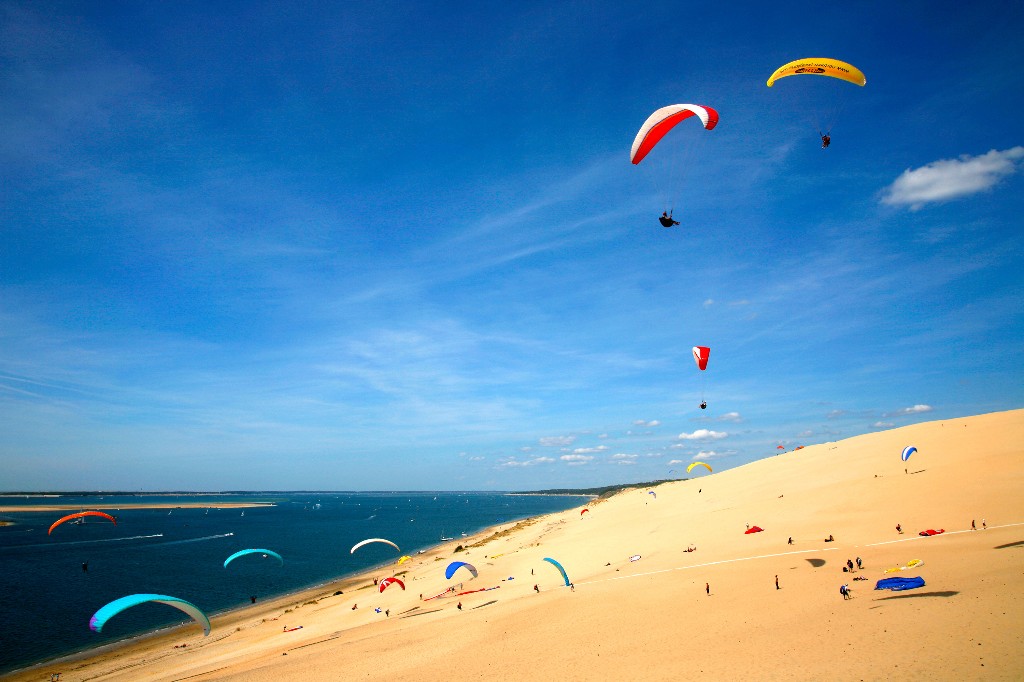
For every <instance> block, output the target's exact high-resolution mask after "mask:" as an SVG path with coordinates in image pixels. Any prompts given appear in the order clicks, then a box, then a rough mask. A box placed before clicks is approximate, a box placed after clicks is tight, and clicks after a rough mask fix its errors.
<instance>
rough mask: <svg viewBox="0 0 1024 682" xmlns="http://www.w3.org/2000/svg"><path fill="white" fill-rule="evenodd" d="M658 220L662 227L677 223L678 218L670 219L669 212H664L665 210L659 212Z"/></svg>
mask: <svg viewBox="0 0 1024 682" xmlns="http://www.w3.org/2000/svg"><path fill="white" fill-rule="evenodd" d="M658 222H659V223H661V226H662V227H672V226H673V225H678V224H679V221H678V220H673V219H672V214H671V213H666V212H665V211H662V212H661V216H660V217H659V218H658Z"/></svg>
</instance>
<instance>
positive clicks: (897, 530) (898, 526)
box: [896, 523, 903, 535]
mask: <svg viewBox="0 0 1024 682" xmlns="http://www.w3.org/2000/svg"><path fill="white" fill-rule="evenodd" d="M896 532H897V533H899V534H900V535H903V526H901V525H900V524H898V523H897V524H896Z"/></svg>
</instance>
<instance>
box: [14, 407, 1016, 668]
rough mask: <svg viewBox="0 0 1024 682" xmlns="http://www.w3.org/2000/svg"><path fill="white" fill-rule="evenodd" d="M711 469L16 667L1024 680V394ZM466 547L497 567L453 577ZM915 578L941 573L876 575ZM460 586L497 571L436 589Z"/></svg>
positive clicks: (480, 565)
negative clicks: (904, 584)
mask: <svg viewBox="0 0 1024 682" xmlns="http://www.w3.org/2000/svg"><path fill="white" fill-rule="evenodd" d="M907 445H914V446H916V447H917V448H918V452H917V453H916V454H915V455H913V457H911V459H910V460H909V462H906V463H904V462H903V461H901V459H900V452H901V451H902V449H903V448H904V447H905V446H907ZM712 465H714V462H712ZM702 471H703V470H702V469H701V470H694V475H695V478H693V479H691V480H688V481H679V482H673V483H667V484H662V485H659V486H658V487H656V488H654V489H653V491H654V493H655V495H652V494H650V493H649V491H648V489H635V490H630V491H626V492H623V493H620V494H618V495H615V496H614V497H611V498H609V499H606V500H594V501H591V502H590V503H588V504H587V505H585V507H586V508H587V509H588V510H589V511H588V512H587V513H586V514H582V513H581V509H582V508H583V507H580V508H577V509H574V510H569V511H566V512H562V513H558V514H551V515H547V516H543V517H539V518H535V519H531V520H528V521H525V522H519V523H516V524H507V525H504V526H499V527H497V528H492V529H489V530H487V531H485V532H483V533H481V534H479V535H477V536H474V537H471V538H463V539H462V540H460V541H457V542H450V543H447V544H445V545H442V546H439V547H437V548H435V549H434V550H432V551H430V552H427V553H425V554H421V555H416V556H415V557H414V558H413V559H412V560H411V561H408V562H406V563H405V564H403V565H402V566H400V567H399V566H395V567H393V570H394V571H395V573H394V575H397V576H398V577H400V578H401V579H402V580H404V581H405V584H406V590H405V591H402V590H400V589H399V588H398V587H397V586H392V587H390V588H388V589H387V590H386V591H385V592H384V593H383V594H381V593H379V592H378V591H377V588H376V587H374V585H373V582H372V581H373V579H374V578H383V577H386V576H387V575H389V572H388V571H387V570H381V571H376V572H374V573H372V574H367V575H362V576H357V577H354V578H352V579H348V580H344V581H339V582H338V583H337V584H332V585H328V586H324V587H321V588H317V589H312V590H308V591H306V592H303V593H301V594H296V595H290V596H287V597H282V598H280V599H277V600H274V601H268V602H266V603H261V604H256V605H254V606H252V607H250V608H246V609H244V610H240V611H235V612H232V613H230V614H225V615H223V616H219V617H215V618H214V619H213V630H212V633H211V635H210V636H209V637H206V638H204V637H203V636H202V631H201V629H200V628H199V627H198V626H196V625H194V624H190V625H186V626H183V627H180V628H176V629H174V630H170V631H167V632H164V633H161V634H159V635H156V636H150V637H146V638H142V639H139V640H136V641H133V642H129V643H125V644H120V645H116V646H113V647H111V648H109V649H108V650H105V651H101V652H92V653H90V654H89V655H87V656H84V657H80V658H77V659H65V660H61V661H57V662H50V663H47V664H44V665H42V666H37V667H35V668H32V669H29V670H25V671H21V672H19V673H14V674H12V675H11V676H10V677H9V679H12V680H19V681H20V680H47V679H50V678H49V676H50V674H51V673H56V672H60V673H61V678H60V679H61V680H62V682H73V681H78V680H110V681H115V680H118V681H119V680H124V681H127V680H183V679H188V680H190V681H198V680H237V681H242V680H246V681H250V680H257V681H258V680H267V681H270V680H273V681H274V682H281V681H283V680H310V679H341V678H344V679H363V680H387V681H388V682H396V681H399V680H418V681H422V680H434V679H452V678H454V679H511V678H519V679H545V678H552V677H555V678H558V679H567V680H601V679H636V680H640V679H642V680H669V679H680V678H681V679H695V678H698V677H700V678H705V679H724V678H727V677H730V678H736V679H773V680H774V679H783V680H788V679H793V680H796V679H800V680H806V679H843V678H851V679H861V680H888V679H895V678H901V679H910V680H915V679H930V680H935V679H940V680H975V679H977V680H1016V679H1021V678H1022V677H1024V604H1022V597H1021V593H1020V590H1019V579H1020V577H1021V574H1022V572H1024V497H1022V495H1021V490H1024V410H1014V411H1009V412H1001V413H995V414H989V415H981V416H975V417H967V418H963V419H953V420H944V421H936V422H930V423H922V424H917V425H913V426H908V427H904V428H900V429H893V430H889V431H883V432H877V433H872V434H868V435H864V436H859V437H856V438H851V439H848V440H844V441H840V442H835V443H823V444H820V445H812V446H808V447H806V448H804V449H802V450H799V451H796V452H788V453H785V454H780V455H777V456H774V457H770V458H767V459H764V460H761V461H758V462H754V463H751V464H748V465H745V466H742V467H738V468H735V469H731V470H727V471H722V472H720V473H715V474H712V475H707V474H704V473H699V472H702ZM148 506H152V505H148ZM174 506H179V505H174ZM199 506H211V505H205V504H204V505H199ZM213 506H216V505H213ZM54 508H55V507H48V509H54ZM96 508H103V507H96ZM3 511H7V510H6V509H4V510H3ZM972 522H973V523H974V525H975V527H976V528H977V530H972V528H971V526H972ZM897 524H899V525H900V526H901V528H902V530H903V532H902V534H901V533H898V532H897V530H896V525H897ZM748 526H751V527H752V526H758V527H760V528H763V529H764V530H763V532H757V533H751V534H747V533H746V532H745V531H746V530H747V528H748ZM927 529H935V530H939V529H943V530H944V531H945V532H944V533H942V534H940V535H935V536H931V537H925V536H921V535H919V532H921V531H924V530H927ZM829 536H832V537H833V538H834V541H833V542H825V539H826V538H828V537H829ZM790 538H792V544H790V543H789V540H790ZM460 543H461V544H463V545H465V546H466V549H465V550H464V551H462V552H458V553H455V552H454V550H455V547H456V546H457V545H458V544H460ZM688 547H695V551H692V552H687V551H685V550H686V549H687V548H688ZM545 557H552V558H555V559H557V560H558V561H559V562H560V563H561V564H562V565H563V566H564V567H565V569H566V571H567V573H568V575H569V578H570V579H571V580H572V581H573V588H572V589H570V588H568V587H565V586H564V585H563V584H562V581H561V577H560V575H559V573H558V571H557V570H555V568H554V567H553V566H552V565H551V564H549V563H548V562H545V561H544V558H545ZM631 557H639V558H637V559H636V560H633V561H631ZM857 558H860V559H861V561H862V563H863V568H861V569H859V570H856V571H855V572H853V573H846V572H843V570H842V568H843V566H845V565H846V562H847V560H856V559H857ZM452 560H461V561H466V562H470V563H472V564H473V565H475V566H476V568H477V569H478V570H479V577H477V578H475V579H474V578H472V577H471V576H470V574H469V573H467V572H466V571H465V570H460V571H459V572H458V573H457V574H456V576H455V577H453V579H452V580H446V579H445V577H444V569H445V566H447V565H448V563H449V562H450V561H452ZM913 560H920V561H921V562H923V563H922V564H920V565H918V566H917V567H914V568H912V569H907V570H898V569H899V567H903V566H906V565H907V564H908V562H911V561H913ZM890 568H894V569H897V570H895V571H893V572H891V573H886V572H885V571H886V569H890ZM893 575H896V576H902V577H913V576H921V577H922V578H924V579H925V581H926V586H924V587H922V588H919V589H916V590H909V591H906V592H889V591H875V590H873V587H874V585H875V582H876V581H877V580H879V579H881V578H883V577H889V576H893ZM860 577H863V578H866V580H854V579H855V578H860ZM776 580H777V582H776ZM460 581H461V588H460V587H459V583H460ZM843 584H847V585H849V586H850V589H851V593H852V598H851V599H848V600H846V599H844V598H843V596H842V595H840V591H839V588H840V586H841V585H843ZM534 585H536V586H537V588H538V590H539V591H535V589H534ZM451 586H455V587H456V590H460V591H464V592H469V591H471V590H483V589H486V588H497V589H487V591H476V592H471V593H467V594H463V595H461V596H451V597H439V598H435V599H429V600H421V598H420V596H421V595H422V596H423V597H424V598H426V597H431V596H433V595H437V594H440V593H442V592H444V590H446V589H447V588H449V587H451ZM337 591H342V592H343V594H337V595H336V594H335V592H337ZM459 604H461V607H462V608H461V609H459V608H458V605H459ZM355 607H357V608H355ZM375 608H380V609H381V612H380V613H377V612H375ZM385 610H387V611H388V612H389V614H390V615H386V614H385V613H384V611H385ZM299 626H301V629H294V630H291V631H288V632H286V631H285V630H286V629H291V628H299ZM83 627H84V626H83ZM182 645H187V646H182Z"/></svg>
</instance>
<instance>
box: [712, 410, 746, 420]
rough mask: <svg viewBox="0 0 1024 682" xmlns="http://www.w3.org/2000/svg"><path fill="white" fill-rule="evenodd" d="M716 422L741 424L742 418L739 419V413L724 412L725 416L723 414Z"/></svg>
mask: <svg viewBox="0 0 1024 682" xmlns="http://www.w3.org/2000/svg"><path fill="white" fill-rule="evenodd" d="M718 421H720V422H741V421H743V418H742V417H740V413H739V412H726V413H725V414H723V415H722V416H721V417H719V418H718Z"/></svg>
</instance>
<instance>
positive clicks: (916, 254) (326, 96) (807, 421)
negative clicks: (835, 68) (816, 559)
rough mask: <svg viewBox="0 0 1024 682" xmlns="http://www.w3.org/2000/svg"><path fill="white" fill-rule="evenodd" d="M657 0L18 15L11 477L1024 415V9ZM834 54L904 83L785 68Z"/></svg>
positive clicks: (171, 479) (729, 458)
mask: <svg viewBox="0 0 1024 682" xmlns="http://www.w3.org/2000/svg"><path fill="white" fill-rule="evenodd" d="M712 5H714V3H712ZM636 7H637V5H636V4H635V3H627V2H621V3H607V2H606V3H601V2H580V3H551V2H538V3H531V2H519V3H469V2H465V3H454V2H422V3H414V2H368V3H351V2H337V3H333V2H301V1H299V2H293V3H275V2H267V3H259V2H245V3H241V2H239V3H205V2H204V3H200V2H194V3H189V2H178V3H127V2H104V3H94V2H72V3H59V2H58V3H48V4H47V5H46V6H45V8H44V7H42V6H40V5H39V4H38V3H30V2H6V3H4V4H3V5H2V6H0V463H2V473H0V489H2V490H21V489H82V488H88V489H93V488H95V489H130V490H131V489H147V490H153V489H196V490H204V489H243V488H247V489H300V488H301V489H524V488H538V487H553V486H584V485H595V484H606V483H612V482H621V481H632V480H649V479H654V478H662V477H666V476H668V475H670V474H669V472H670V471H673V473H672V474H671V475H673V476H675V475H679V473H680V472H681V471H682V469H683V468H685V466H686V464H687V463H689V462H690V461H692V460H694V459H695V458H698V459H703V460H706V461H708V462H711V463H712V464H713V465H715V466H717V467H719V468H728V467H733V466H737V465H740V464H743V463H746V462H749V461H752V460H755V459H759V458H762V457H765V456H768V455H771V454H774V453H775V452H776V446H777V445H779V444H783V445H785V446H786V447H787V448H791V447H794V446H796V445H798V444H804V445H807V444H812V443H819V442H826V441H831V440H836V439H839V438H843V437H848V436H852V435H856V434H859V433H865V432H869V431H873V430H878V429H885V428H891V427H893V426H902V425H905V424H908V423H913V422H915V421H922V420H931V419H942V418H948V417H955V416H964V415H969V414H977V413H983V412H990V411H995V410H1004V409H1011V408H1017V407H1021V406H1022V403H1024V400H1022V398H1024V371H1022V370H1024V355H1022V349H1024V324H1022V322H1024V319H1022V317H1024V314H1022V310H1024V296H1022V286H1021V285H1022V281H1024V275H1022V272H1024V267H1022V266H1024V236H1022V231H1021V215H1022V209H1024V199H1022V194H1024V173H1022V172H1021V167H1022V164H1024V148H1022V146H1021V145H1024V136H1022V135H1021V133H1020V116H1021V114H1020V112H1021V110H1022V108H1024V106H1022V105H1024V76H1022V71H1021V69H1020V64H1021V61H1022V57H1024V48H1022V45H1021V41H1020V35H1021V34H1022V30H1024V5H1020V4H1019V3H1002V2H992V3H984V2H982V3H972V4H969V5H965V4H963V3H953V2H917V3H915V2H907V3H857V4H855V5H852V6H850V7H848V8H845V9H843V10H842V11H837V12H828V11H824V10H822V11H813V12H812V11H808V8H807V6H806V5H805V4H795V3H793V4H786V3H781V4H780V3H772V4H766V3H759V2H747V3H731V4H725V5H721V6H709V5H708V3H695V2H667V3H657V2H655V3H644V5H643V10H642V12H641V11H638V10H637V9H636ZM813 56H827V57H834V58H838V59H843V60H846V61H848V62H851V63H853V64H855V65H857V66H858V67H860V68H861V70H863V71H864V73H865V74H866V76H867V86H866V87H864V88H858V87H856V86H852V85H847V84H842V83H838V82H834V81H829V80H828V79H824V78H816V77H794V78H788V79H783V80H781V81H779V82H778V83H776V85H775V86H774V87H773V88H771V89H769V88H767V87H765V81H766V79H767V78H768V76H769V75H770V74H771V72H772V71H773V70H774V69H775V68H776V67H778V66H780V65H782V64H783V63H785V62H787V61H790V60H792V59H796V58H799V57H813ZM836 86H843V87H836ZM690 102H692V103H698V104H705V105H708V106H712V107H714V108H716V109H717V110H718V112H719V114H720V116H721V121H720V123H719V125H718V127H717V128H716V129H715V130H713V131H710V132H707V131H704V130H702V129H700V127H699V125H697V124H696V123H695V122H694V121H693V120H691V121H688V122H686V123H690V124H693V125H692V126H688V125H685V124H684V125H680V126H679V127H678V128H677V129H676V130H675V131H673V133H674V135H670V136H669V137H666V139H665V143H664V150H665V154H663V155H660V156H659V152H661V151H662V149H661V148H660V147H661V146H659V148H656V149H655V152H654V153H652V155H651V156H650V157H649V158H648V160H645V161H644V162H643V163H642V164H641V165H640V166H638V167H633V166H631V165H630V163H629V149H630V145H631V144H632V141H633V137H634V135H635V134H636V131H637V130H638V129H639V127H640V125H641V124H642V123H643V122H644V120H645V119H646V118H647V116H648V115H649V114H650V113H651V112H653V111H654V110H655V109H657V108H659V107H661V106H665V105H668V104H674V103H690ZM830 112H832V113H835V112H838V116H837V118H836V119H835V123H834V125H833V127H832V129H831V132H832V140H833V143H832V146H831V147H830V148H829V149H828V150H822V149H820V143H819V140H818V138H817V132H818V131H817V129H816V127H815V122H816V121H819V120H822V119H821V118H820V117H821V116H826V117H828V116H831V113H830ZM648 161H650V162H651V163H649V164H648ZM673 162H674V164H673ZM659 164H661V165H659ZM673 165H674V166H675V167H674V168H673ZM677 173H678V175H677ZM666 202H668V203H666ZM666 207H674V208H675V216H676V218H678V219H679V220H680V221H681V223H682V225H681V226H680V227H678V228H674V229H671V230H666V229H663V228H661V227H660V226H659V225H658V223H657V220H656V218H657V216H658V215H659V214H660V212H661V211H662V210H663V209H664V208H666ZM694 345H707V346H710V347H711V349H712V351H711V360H710V363H709V367H708V370H707V372H706V373H705V374H704V375H703V376H699V373H698V371H697V370H696V368H695V366H694V363H693V360H692V357H691V353H690V349H691V347H692V346H694ZM702 396H704V397H705V398H706V399H707V402H708V409H707V410H706V411H705V412H702V411H701V410H700V409H698V404H699V402H700V399H701V397H702ZM893 454H894V456H898V453H893Z"/></svg>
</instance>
